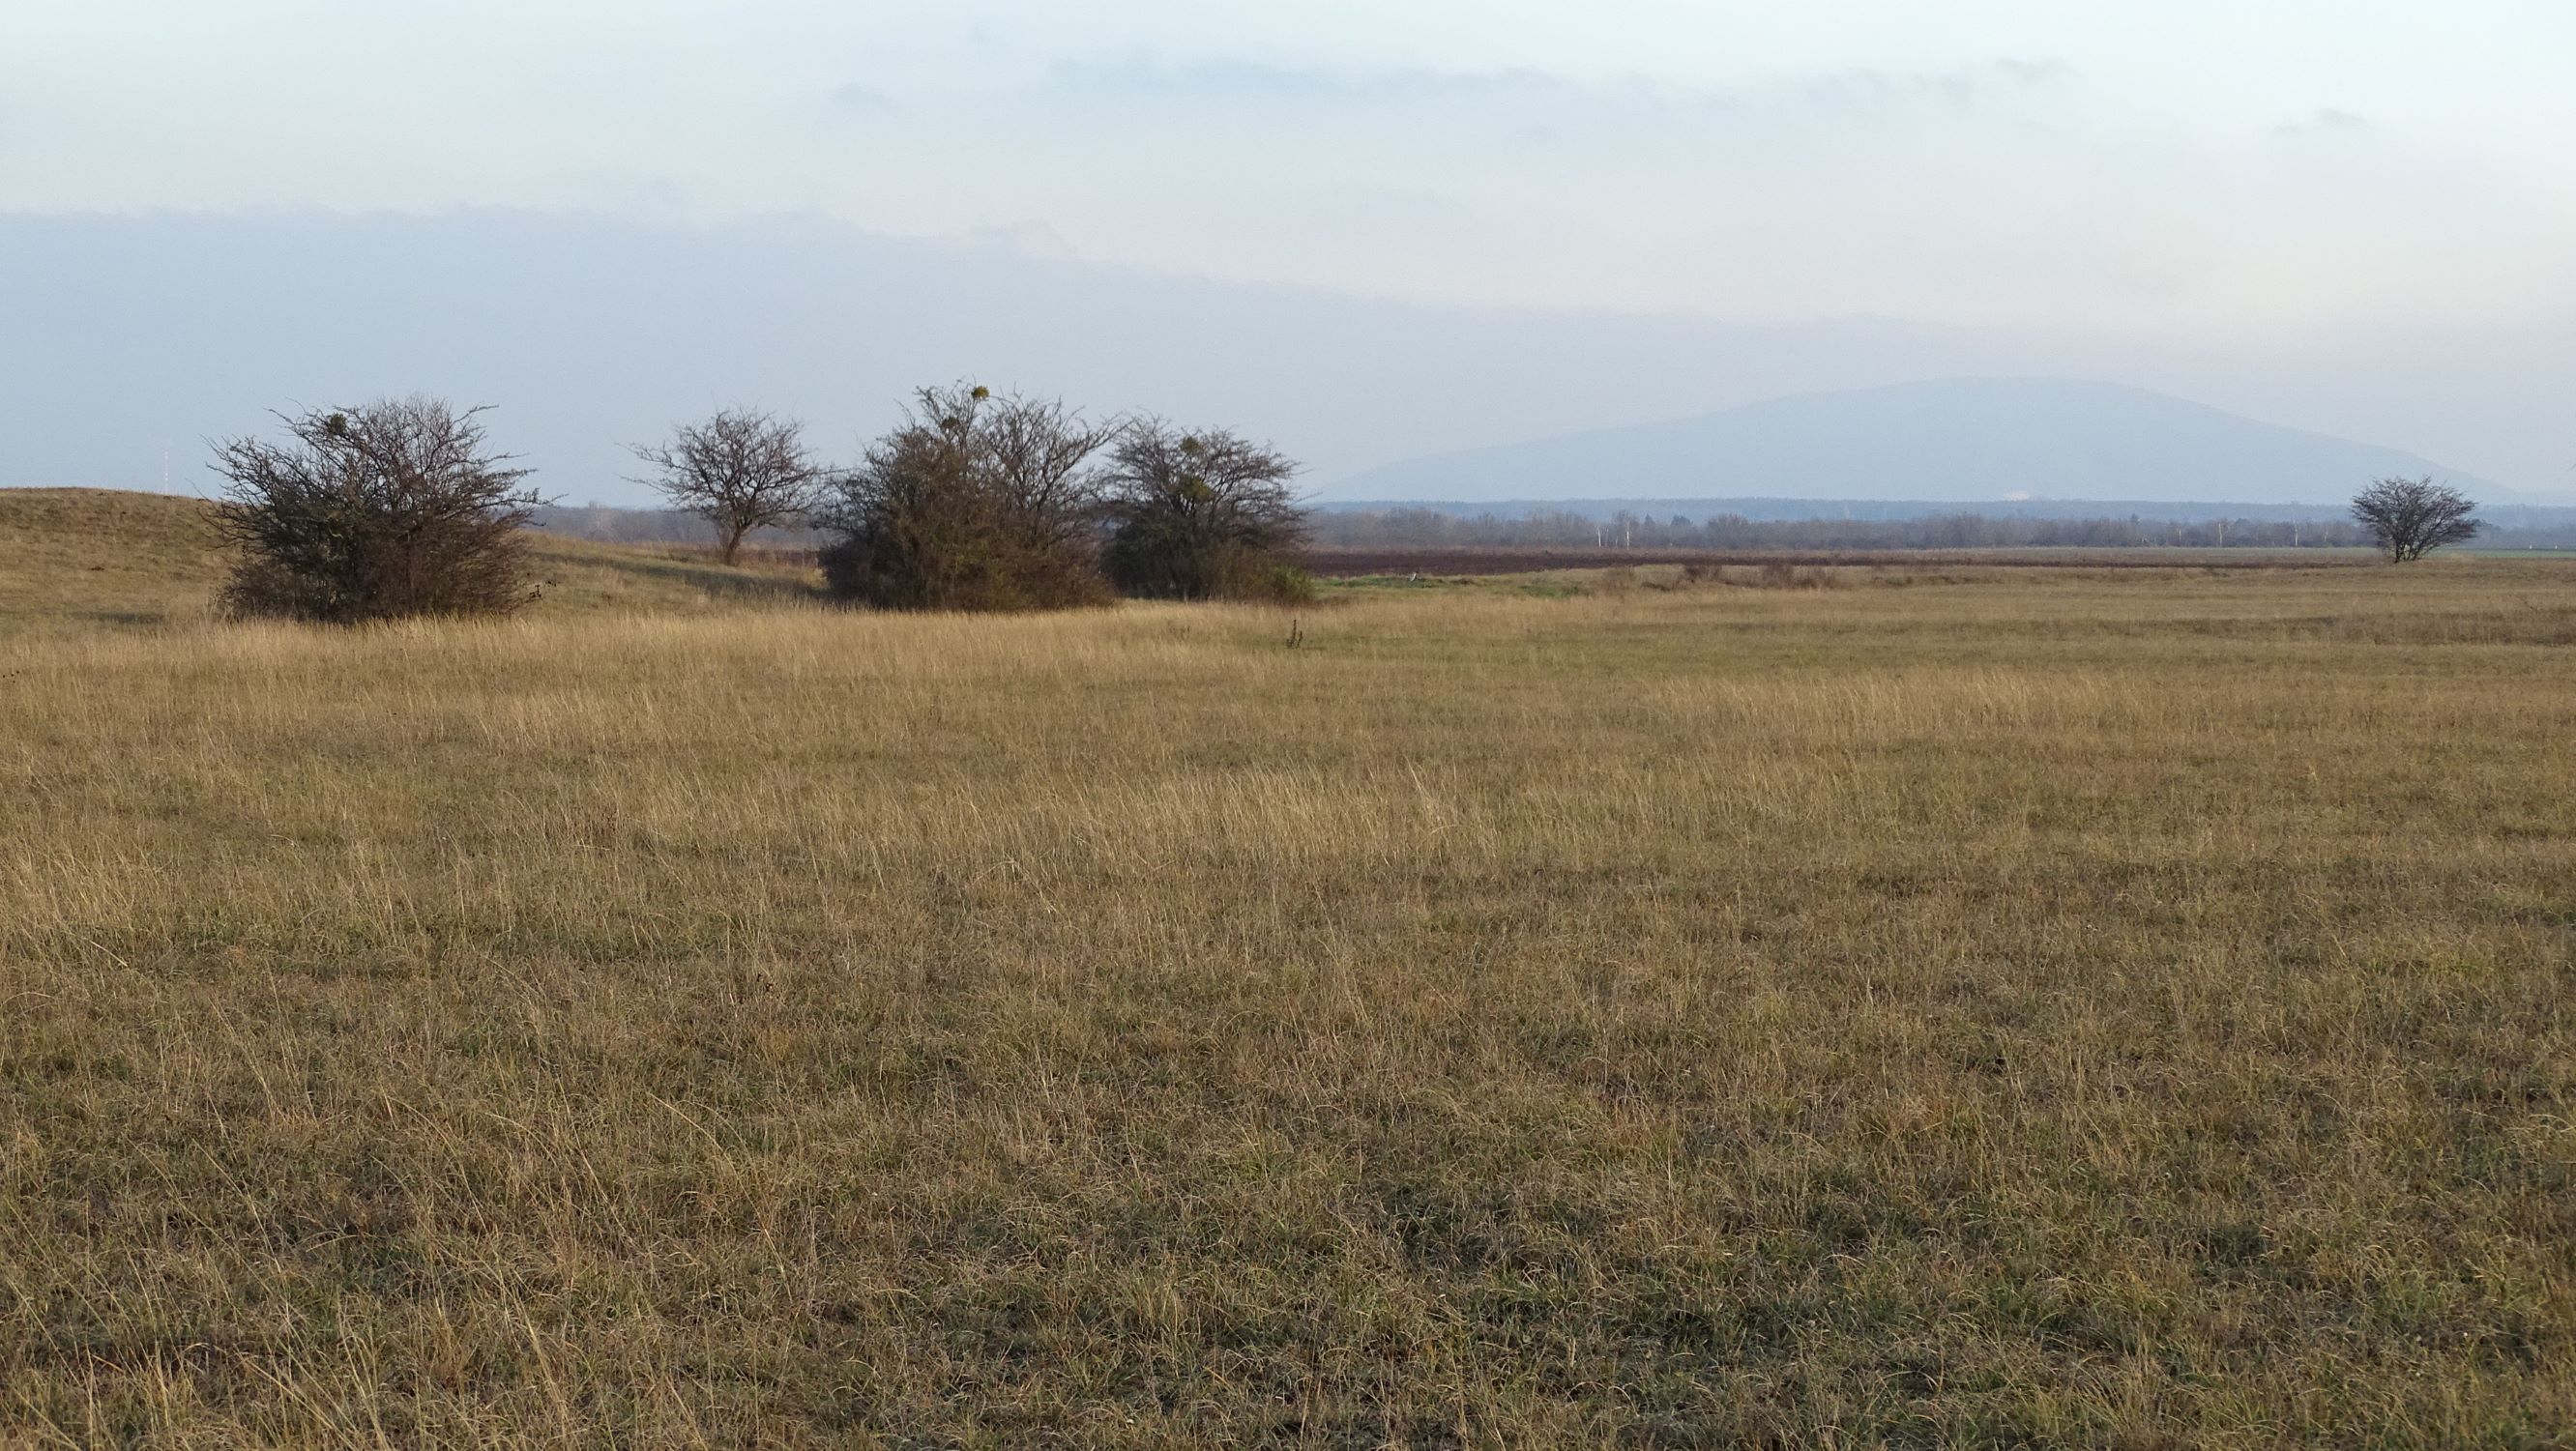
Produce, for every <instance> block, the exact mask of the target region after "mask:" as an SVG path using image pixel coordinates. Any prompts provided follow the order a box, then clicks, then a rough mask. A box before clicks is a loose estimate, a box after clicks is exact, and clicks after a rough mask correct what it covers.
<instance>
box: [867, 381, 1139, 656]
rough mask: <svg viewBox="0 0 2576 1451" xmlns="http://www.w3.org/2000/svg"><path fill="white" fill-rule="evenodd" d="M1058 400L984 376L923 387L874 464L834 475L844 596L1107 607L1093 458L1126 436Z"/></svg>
mask: <svg viewBox="0 0 2576 1451" xmlns="http://www.w3.org/2000/svg"><path fill="white" fill-rule="evenodd" d="M1116 431H1117V430H1116V429H1115V427H1113V426H1102V425H1093V424H1090V423H1087V422H1085V421H1084V420H1083V418H1082V416H1081V414H1079V413H1078V412H1075V411H1074V410H1071V409H1068V408H1066V407H1065V406H1064V405H1063V404H1061V403H1057V402H1052V401H1041V400H1036V399H1029V398H1021V397H1014V396H999V397H997V396H995V395H994V394H993V393H992V391H991V390H989V389H986V388H981V387H977V386H974V385H972V384H959V385H956V386H954V387H948V388H925V389H923V390H921V392H920V393H919V394H917V395H915V400H914V405H913V407H912V409H911V410H910V414H909V416H908V417H907V418H906V420H905V421H904V423H903V424H902V425H901V426H900V427H898V428H896V429H895V430H894V432H892V433H890V434H888V435H886V436H885V437H884V438H883V439H880V440H879V441H878V442H877V443H876V444H875V445H874V446H872V447H871V448H869V450H868V455H867V460H866V462H865V463H863V464H861V465H860V466H859V467H858V468H856V469H854V470H851V471H850V472H848V473H846V474H844V475H841V476H840V477H838V478H837V479H835V480H833V481H832V484H831V486H830V491H829V497H828V500H827V502H826V503H825V504H824V505H823V506H822V508H821V509H820V510H819V512H818V517H819V519H820V522H822V523H823V524H824V525H825V526H826V527H828V528H830V529H833V530H835V531H836V532H837V533H838V534H839V536H840V537H839V538H838V539H837V540H835V541H834V542H832V543H831V544H829V545H827V546H826V547H825V548H824V549H823V551H822V556H821V563H822V566H823V577H824V579H825V581H826V582H827V583H828V584H829V585H830V586H831V589H832V592H833V593H834V594H836V595H839V596H841V597H842V598H844V599H849V600H854V601H857V602H860V603H863V604H869V605H874V606H877V607H879V608H882V609H906V610H1034V609H1060V608H1066V607H1070V606H1076V605H1090V604H1100V603H1104V602H1106V601H1107V600H1108V599H1109V598H1110V590H1109V586H1108V583H1107V581H1106V580H1104V579H1103V578H1102V577H1101V573H1100V562H1099V549H1098V542H1097V533H1096V529H1097V525H1096V520H1097V518H1098V512H1099V503H1100V488H1099V484H1098V482H1097V480H1096V479H1095V478H1094V477H1093V476H1092V474H1091V472H1090V470H1089V469H1088V467H1087V465H1088V463H1089V461H1090V459H1091V456H1092V455H1093V454H1095V453H1097V452H1098V451H1099V450H1100V448H1101V447H1102V445H1104V444H1106V443H1107V442H1108V441H1109V440H1110V439H1111V438H1112V437H1113V436H1114V435H1115V433H1116Z"/></svg>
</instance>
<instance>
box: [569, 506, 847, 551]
mask: <svg viewBox="0 0 2576 1451" xmlns="http://www.w3.org/2000/svg"><path fill="white" fill-rule="evenodd" d="M531 514H532V517H531V518H530V519H529V521H528V522H530V523H532V524H534V525H536V526H537V527H538V528H540V529H543V530H545V531H546V532H547V533H549V534H559V535H562V536H563V537H565V538H567V539H595V540H597V541H599V542H600V543H602V544H706V543H710V542H712V541H713V540H714V539H715V529H714V527H713V526H712V525H710V524H708V523H707V521H706V520H704V519H701V518H699V517H698V516H697V515H695V514H691V513H688V512H686V511H684V510H680V509H621V508H619V507H617V506H616V505H613V504H582V505H570V504H546V505H540V506H539V507H538V508H536V509H535V510H533V511H531ZM828 537H830V536H829V535H827V534H826V533H825V532H824V531H823V530H820V529H754V530H752V531H751V532H750V533H749V534H747V535H745V536H744V537H743V542H744V543H746V544H749V545H753V546H755V547H758V548H762V549H814V548H819V547H820V546H821V545H822V544H823V542H824V541H825V540H826V539H827V538H828Z"/></svg>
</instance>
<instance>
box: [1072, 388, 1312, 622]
mask: <svg viewBox="0 0 2576 1451" xmlns="http://www.w3.org/2000/svg"><path fill="white" fill-rule="evenodd" d="M1296 473H1297V466H1296V465H1295V464H1294V463H1291V462H1289V460H1288V459H1287V458H1285V457H1284V456H1282V455H1280V454H1279V453H1277V452H1275V451H1273V450H1271V449H1268V448H1265V447H1263V446H1261V445H1259V444H1255V443H1251V442H1247V441H1246V440H1244V439H1242V438H1240V437H1237V436H1236V435H1234V434H1232V433H1229V432H1226V431H1225V430H1223V429H1214V430H1208V431H1205V432H1200V433H1183V432H1181V431H1180V430H1178V429H1175V428H1173V427H1171V426H1169V425H1168V424H1165V423H1164V422H1162V421H1161V420H1160V419H1151V418H1149V419H1145V420H1142V421H1140V422H1138V423H1136V424H1134V425H1132V426H1130V427H1129V428H1128V430H1127V431H1126V432H1125V434H1124V435H1122V436H1121V437H1120V439H1119V442H1118V446H1117V448H1116V449H1115V450H1114V451H1113V452H1112V454H1111V462H1110V467H1109V470H1108V477H1107V479H1106V484H1107V488H1108V491H1109V517H1110V519H1111V521H1112V529H1111V533H1110V536H1109V545H1108V549H1107V551H1106V562H1107V564H1108V568H1109V575H1110V578H1112V579H1113V580H1115V581H1117V583H1118V586H1119V587H1120V588H1121V589H1124V590H1126V591H1127V592H1128V593H1130V594H1138V595H1146V596H1151V597H1157V598H1164V599H1209V598H1214V597H1218V596H1251V595H1262V594H1272V593H1276V592H1277V591H1276V590H1275V589H1274V588H1273V581H1274V580H1275V579H1277V578H1279V577H1280V571H1281V570H1282V569H1283V568H1286V567H1287V566H1289V565H1290V563H1291V561H1292V559H1293V558H1294V556H1295V553H1296V551H1297V549H1298V548H1299V547H1300V546H1301V545H1302V544H1304V543H1305V538H1306V514H1305V511H1304V510H1302V509H1300V508H1298V507H1297V500H1296V496H1295V494H1294V493H1292V492H1291V491H1290V489H1289V481H1290V480H1291V479H1293V478H1294V477H1296ZM1290 577H1292V578H1295V577H1299V576H1293V575H1292V576H1290Z"/></svg>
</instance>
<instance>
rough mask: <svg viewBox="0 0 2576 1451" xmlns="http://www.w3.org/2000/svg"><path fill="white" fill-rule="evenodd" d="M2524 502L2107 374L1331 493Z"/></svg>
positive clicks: (1834, 402) (1527, 458)
mask: <svg viewBox="0 0 2576 1451" xmlns="http://www.w3.org/2000/svg"><path fill="white" fill-rule="evenodd" d="M2399 474H2403V475H2406V476H2408V477H2417V476H2421V475H2424V474H2431V475H2433V476H2434V477H2435V478H2438V479H2441V480H2443V481H2444V482H2447V483H2451V484H2453V485H2455V486H2457V487H2459V488H2462V489H2465V490H2467V491H2469V492H2470V493H2471V494H2473V495H2474V496H2476V497H2478V498H2480V499H2486V500H2494V501H2496V502H2524V501H2526V500H2525V498H2524V496H2522V495H2518V494H2515V493H2514V492H2513V491H2511V490H2508V489H2505V488H2503V487H2501V486H2499V485H2496V484H2494V483H2491V482H2489V481H2487V480H2484V479H2480V478H2476V477H2474V476H2472V475H2468V474H2464V473H2462V472H2460V471H2458V470H2456V469H2450V468H2445V467H2443V466H2442V465H2440V464H2438V463H2435V462H2433V461H2432V460H2430V459H2425V458H2422V457H2419V456H2417V455H2415V454H2411V453H2407V452H2405V451H2403V450H2400V449H2394V448H2382V447H2379V446H2376V445H2373V444H2367V443H2356V442H2354V441H2353V440H2351V439H2345V438H2334V437H2331V436H2328V435H2325V434H2319V433H2307V432H2302V431H2300V430H2298V429H2294V428H2283V427H2280V426H2278V425H2275V424H2269V423H2262V422H2259V421H2257V420H2254V419H2251V418H2244V417H2240V416H2238V415H2236V414H2233V413H2228V412H2225V411H2223V410H2221V409H2216V408H2210V407H2206V406H2203V405H2201V404H2198V403H2192V402H2187V401H2185V400H2183V399H2180V398H2174V397H2170V396H2167V395H2165V394H2162V393H2153V392H2148V391H2146V390H2144V389H2140V388H2128V387H2122V386H2119V385H2117V384H2111V383H2093V382H2081V381H2074V380H2067V379H2039V378H1958V379H1944V380H1939V381H1933V382H1919V383H1899V384H1895V385H1893V386H1889V387H1884V388H1866V389H1859V390H1856V391H1851V392H1840V393H1808V394H1801V395H1798V396H1795V397H1788V398H1776V399H1772V400H1770V401H1767V402H1762V403H1754V404H1750V405H1747V406H1745V407H1742V408H1734V409H1729V410H1727V411H1725V412H1722V413H1712V414H1707V415H1705V416H1702V417H1698V418H1684V419H1676V420H1673V421H1671V422H1667V423H1649V424H1641V425H1637V426H1634V427H1628V428H1613V429H1602V430H1598V431H1594V432H1587V433H1575V434H1566V435H1562V436H1559V437H1555V438H1546V439H1540V440H1537V441H1535V442H1530V443H1519V444H1507V445H1503V446H1500V447H1494V448H1481V449H1473V450H1469V451H1466V452H1461V453H1448V454H1438V455H1433V456H1430V457H1426V458H1420V459H1414V460H1410V461H1407V462H1402V463H1396V464H1389V465H1386V466H1384V467H1381V468H1375V469H1370V470H1367V471H1365V472H1362V473H1359V474H1355V475H1352V476H1350V477H1348V478H1345V479H1343V480H1341V481H1340V482H1339V483H1338V484H1336V485H1335V486H1334V488H1333V489H1332V490H1331V491H1330V494H1329V497H1330V498H1336V499H1371V500H1395V499H1438V500H1444V501H1453V502H1465V503H1478V502H1496V501H1503V500H1527V499H1547V500H1576V499H1599V498H1612V497H1615V498H1624V499H1639V498H1662V499H1680V498H1695V499H1712V498H1751V497H1759V498H1764V499H1771V500H1779V499H1906V500H1919V501H1925V502H1932V503H1949V504H1959V503H1980V502H1988V501H1999V500H2006V499H2016V498H2028V499H2065V500H2099V501H2105V502H2108V501H2114V500H2117V501H2123V502H2129V501H2134V502H2138V503H2160V502H2177V503H2178V502H2186V501H2218V502H2226V503H2241V504H2275V505H2279V504H2332V503H2336V502H2339V501H2341V500H2345V499H2349V498H2351V497H2352V494H2353V492H2354V491H2355V490H2356V489H2358V488H2360V487H2361V486H2362V485H2364V484H2367V483H2369V482H2370V481H2371V480H2372V479H2374V478H2382V477H2388V476H2391V475H2399Z"/></svg>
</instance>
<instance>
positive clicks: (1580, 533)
mask: <svg viewBox="0 0 2576 1451" xmlns="http://www.w3.org/2000/svg"><path fill="white" fill-rule="evenodd" d="M2550 512H2557V511H2550ZM1309 526H1310V531H1311V534H1312V538H1313V542H1314V543H1315V544H1316V545H1317V546H1319V547H1322V548H1328V549H1374V548H1386V547H1390V546H1393V547H1412V548H1420V547H1435V548H1437V547H1455V548H1485V549H1498V548H1499V549H1508V548H1569V547H1582V548H1604V549H1657V550H1667V549H2131V548H2144V547H2166V548H2189V549H2229V548H2246V549H2359V548H2368V547H2370V546H2371V544H2372V542H2373V541H2372V538H2371V535H2370V533H2369V531H2368V530H2366V529H2364V528H2363V527H2362V526H2361V525H2360V524H2358V523H2355V522H2353V521H2351V520H2347V519H2333V520H2323V519H2305V520H2295V519H2293V520H2284V519H2193V520H2184V519H2148V518H2139V517H2135V516H2132V517H2128V518H2117V519H2045V518H2027V517H2016V516H2001V517H1998V516H1995V515H1988V514H1974V513H1959V514H1932V515H1926V516H1924V517H1921V518H1914V519H1760V520H1757V519H1747V518H1745V517H1744V516H1743V515H1741V514H1713V515H1710V516H1708V517H1705V518H1700V519H1692V518H1689V517H1687V516H1685V515H1681V514H1674V515H1671V516H1669V517H1665V518H1655V517H1648V516H1642V515H1637V514H1630V513H1625V512H1621V513H1614V514H1611V515H1609V516H1607V517H1592V516H1587V515H1584V514H1579V513H1575V512H1573V511H1571V510H1549V509H1533V510H1531V511H1529V512H1528V513H1525V514H1519V515H1503V514H1474V515H1469V514H1459V513H1450V512H1445V511H1442V510H1438V509H1384V510H1351V511H1340V510H1337V511H1331V512H1324V513H1318V514H1316V515H1315V516H1313V518H1312V519H1311V520H1310V521H1309ZM2478 543H2479V544H2480V545H2481V546H2483V547H2488V548H2522V549H2555V548H2570V547H2576V524H2571V523H2561V522H2555V521H2553V522H2551V523H2550V524H2547V525H2542V526H2538V527H2524V528H2511V527H2507V528H2489V529H2488V530H2487V531H2486V532H2484V533H2482V534H2480V535H2479V537H2478Z"/></svg>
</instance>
